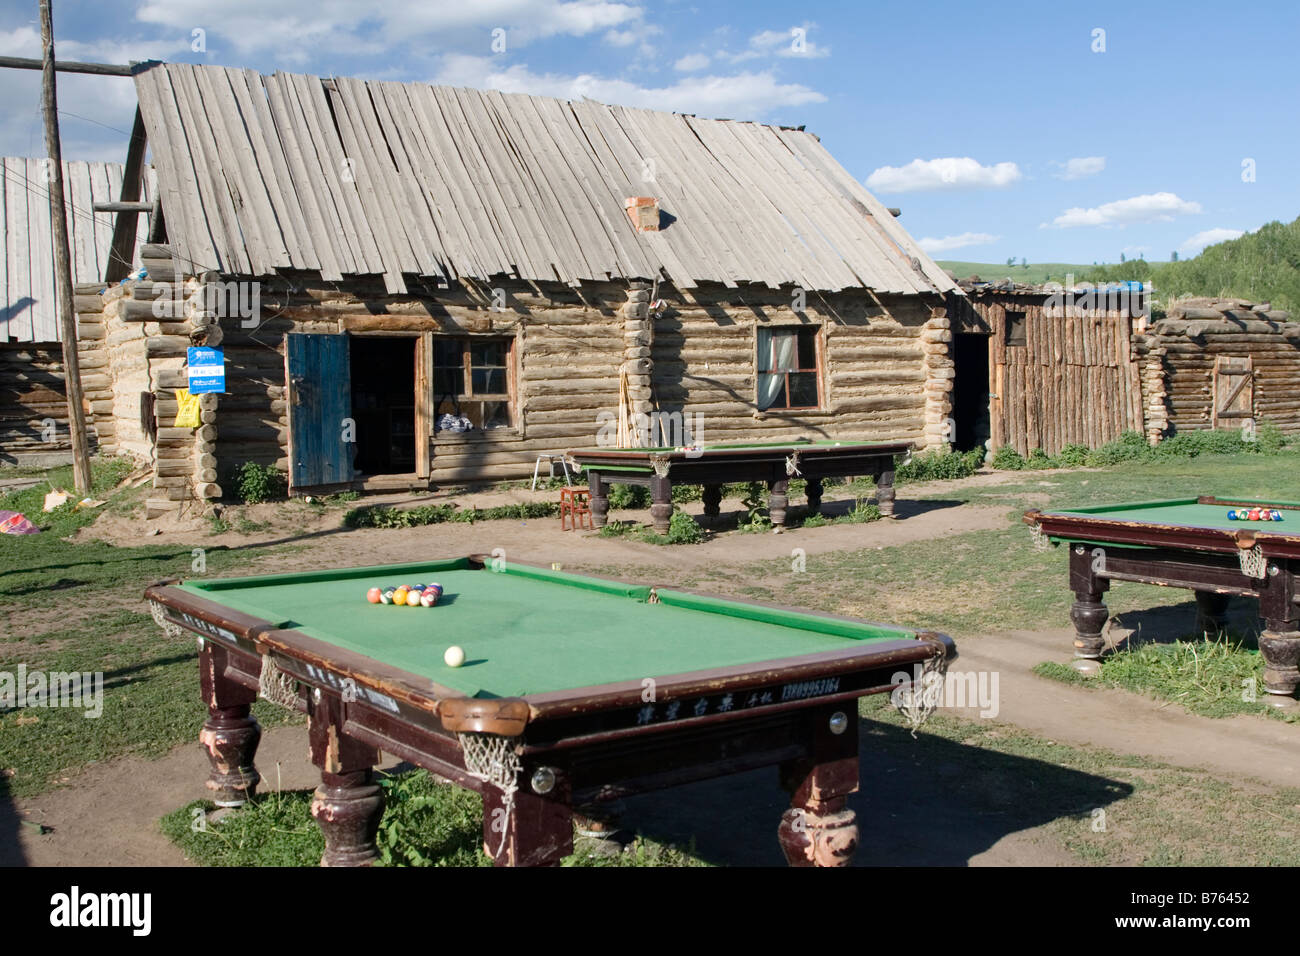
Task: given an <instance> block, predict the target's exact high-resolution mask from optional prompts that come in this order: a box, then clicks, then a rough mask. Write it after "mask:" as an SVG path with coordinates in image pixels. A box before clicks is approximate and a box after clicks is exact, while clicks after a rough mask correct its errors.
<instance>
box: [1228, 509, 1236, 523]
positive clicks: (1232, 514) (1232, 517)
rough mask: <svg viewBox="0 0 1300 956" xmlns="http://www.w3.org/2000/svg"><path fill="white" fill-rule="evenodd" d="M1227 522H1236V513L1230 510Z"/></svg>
mask: <svg viewBox="0 0 1300 956" xmlns="http://www.w3.org/2000/svg"><path fill="white" fill-rule="evenodd" d="M1228 520H1229V521H1236V520H1237V512H1236V511H1235V510H1232V511H1229V512H1228Z"/></svg>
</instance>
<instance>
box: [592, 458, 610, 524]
mask: <svg viewBox="0 0 1300 956" xmlns="http://www.w3.org/2000/svg"><path fill="white" fill-rule="evenodd" d="M587 487H588V488H589V489H590V490H591V523H592V524H593V525H595V526H596V527H597V528H603V527H605V521H606V520H607V519H608V516H609V483H608V482H606V481H605V480H604V479H602V478H601V477H600V472H598V471H592V470H591V469H590V468H588V469H587Z"/></svg>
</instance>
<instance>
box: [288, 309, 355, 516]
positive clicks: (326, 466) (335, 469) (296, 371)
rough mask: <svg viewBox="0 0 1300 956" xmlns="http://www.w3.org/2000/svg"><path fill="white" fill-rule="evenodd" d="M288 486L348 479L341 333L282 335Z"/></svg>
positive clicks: (351, 447)
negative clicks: (283, 345)
mask: <svg viewBox="0 0 1300 956" xmlns="http://www.w3.org/2000/svg"><path fill="white" fill-rule="evenodd" d="M284 365H285V377H286V381H287V382H288V386H289V388H288V403H289V487H290V489H291V490H292V491H299V492H301V491H307V490H309V489H312V488H319V487H324V486H329V485H340V484H345V483H346V482H349V481H351V480H352V476H353V472H352V459H353V455H354V453H355V451H356V440H355V436H354V435H353V434H352V432H353V430H354V428H355V425H354V424H353V421H352V375H351V370H350V363H349V361H348V337H347V336H346V335H297V334H290V335H287V336H285V353H284Z"/></svg>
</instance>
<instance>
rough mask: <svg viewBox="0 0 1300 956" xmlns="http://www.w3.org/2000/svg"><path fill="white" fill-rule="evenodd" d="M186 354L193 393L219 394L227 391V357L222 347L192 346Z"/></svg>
mask: <svg viewBox="0 0 1300 956" xmlns="http://www.w3.org/2000/svg"><path fill="white" fill-rule="evenodd" d="M185 354H186V361H187V362H188V363H189V372H190V394H191V395H210V394H214V393H215V394H218V395H219V394H223V393H224V392H225V391H226V359H225V356H224V355H222V353H221V349H210V348H190V349H186V350H185Z"/></svg>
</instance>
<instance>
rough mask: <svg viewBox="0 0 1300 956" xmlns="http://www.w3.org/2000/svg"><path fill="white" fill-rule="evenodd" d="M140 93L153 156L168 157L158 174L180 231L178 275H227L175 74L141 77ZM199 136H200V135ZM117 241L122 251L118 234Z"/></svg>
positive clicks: (164, 70)
mask: <svg viewBox="0 0 1300 956" xmlns="http://www.w3.org/2000/svg"><path fill="white" fill-rule="evenodd" d="M136 91H137V93H138V94H139V95H140V98H141V109H142V110H143V111H144V115H145V125H146V127H147V128H148V130H149V142H150V143H151V144H152V147H153V151H154V152H155V154H156V153H158V152H159V151H160V149H161V150H163V151H165V152H164V155H165V157H166V158H165V159H163V160H162V161H160V162H159V163H158V164H157V169H158V170H159V172H160V177H161V179H162V185H163V186H164V187H165V188H164V192H163V208H164V209H166V210H168V212H167V213H166V215H167V217H168V220H169V221H170V222H171V223H172V225H173V226H174V228H172V229H169V230H168V238H169V239H170V240H171V243H170V244H171V247H172V261H173V262H175V263H176V271H177V272H178V273H179V274H181V275H197V274H199V273H202V272H207V271H209V270H211V271H221V269H222V266H223V263H225V265H226V268H227V269H230V268H231V265H230V264H229V263H226V261H225V259H224V255H225V253H224V237H219V235H218V232H219V223H214V222H213V221H212V220H211V219H209V217H208V214H207V212H206V202H207V201H206V198H205V193H206V187H201V186H200V185H199V181H200V177H201V173H200V170H199V169H198V168H196V166H195V159H194V158H193V157H192V156H191V154H190V151H189V145H188V138H187V136H186V131H185V129H184V127H183V126H182V114H181V105H180V102H179V100H178V93H177V90H176V86H175V85H174V84H173V82H172V73H171V70H170V69H169V68H168V67H166V66H159V67H156V68H154V69H152V70H149V71H148V72H146V73H144V74H141V75H140V76H138V77H136ZM155 117H156V119H155ZM193 135H195V136H197V135H199V134H198V131H197V130H195V131H194V132H193ZM169 193H170V195H168V194H169ZM119 222H120V217H119ZM172 233H175V235H174V236H173V235H172ZM114 236H115V248H116V236H117V233H116V232H115V233H114ZM119 252H120V250H119ZM115 261H116V259H115Z"/></svg>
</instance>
